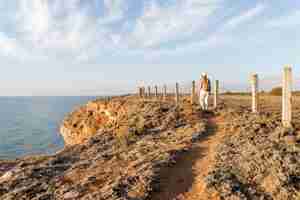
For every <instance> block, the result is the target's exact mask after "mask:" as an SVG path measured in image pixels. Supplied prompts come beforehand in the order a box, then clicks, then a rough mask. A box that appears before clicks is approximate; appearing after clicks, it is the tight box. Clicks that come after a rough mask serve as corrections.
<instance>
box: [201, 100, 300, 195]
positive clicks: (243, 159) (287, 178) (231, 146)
mask: <svg viewBox="0 0 300 200" xmlns="http://www.w3.org/2000/svg"><path fill="white" fill-rule="evenodd" d="M248 99H249V98H247V97H227V98H226V100H227V104H226V105H225V106H224V109H222V111H221V114H222V115H223V118H224V119H227V120H228V123H227V124H226V132H228V134H226V137H225V138H224V140H223V141H222V143H221V145H219V147H218V149H217V155H216V157H215V162H216V163H215V166H214V169H213V170H212V171H211V172H210V174H209V176H207V177H206V182H207V184H208V186H209V187H210V188H211V189H214V190H217V191H218V193H219V195H220V196H221V198H222V199H234V200H235V199H253V200H255V199H278V200H285V199H295V200H298V199H300V160H299V158H300V143H299V142H300V134H299V125H300V118H299V114H297V113H299V111H300V110H299V107H298V105H297V102H299V101H298V99H297V98H296V99H294V100H295V101H294V111H295V113H294V128H292V129H286V128H283V127H282V126H281V118H280V117H281V115H280V98H279V97H264V98H263V100H262V105H261V110H262V111H261V113H260V114H259V115H255V114H252V113H251V112H250V110H249V109H247V104H248V103H249V101H248ZM229 102H230V103H229ZM248 108H249V106H248Z"/></svg>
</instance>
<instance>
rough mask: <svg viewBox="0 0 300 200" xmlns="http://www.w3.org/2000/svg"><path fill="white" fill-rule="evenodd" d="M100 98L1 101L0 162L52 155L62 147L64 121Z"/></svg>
mask: <svg viewBox="0 0 300 200" xmlns="http://www.w3.org/2000/svg"><path fill="white" fill-rule="evenodd" d="M95 98H99V97H86V96H84V97H0V160H6V159H15V158H20V157H23V156H27V155H39V154H53V153H55V152H56V151H58V150H60V149H62V148H63V146H64V141H63V139H62V137H61V135H60V134H59V126H60V124H61V122H62V121H63V119H64V117H65V116H66V115H67V114H68V113H69V112H71V111H72V110H74V109H75V108H76V107H78V106H80V105H84V104H85V103H86V102H87V101H89V100H93V99H95Z"/></svg>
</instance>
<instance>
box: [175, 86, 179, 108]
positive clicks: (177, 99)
mask: <svg viewBox="0 0 300 200" xmlns="http://www.w3.org/2000/svg"><path fill="white" fill-rule="evenodd" d="M175 102H176V105H178V104H179V84H178V83H176V88H175Z"/></svg>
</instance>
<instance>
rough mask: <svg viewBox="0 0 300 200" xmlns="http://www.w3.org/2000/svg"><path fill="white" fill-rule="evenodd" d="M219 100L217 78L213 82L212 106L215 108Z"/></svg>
mask: <svg viewBox="0 0 300 200" xmlns="http://www.w3.org/2000/svg"><path fill="white" fill-rule="evenodd" d="M218 100H219V80H215V84H214V108H217V106H218Z"/></svg>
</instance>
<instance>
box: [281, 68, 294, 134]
mask: <svg viewBox="0 0 300 200" xmlns="http://www.w3.org/2000/svg"><path fill="white" fill-rule="evenodd" d="M282 124H283V126H284V127H287V128H288V127H291V126H292V68H291V67H290V66H285V67H284V70H283V81H282Z"/></svg>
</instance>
